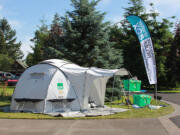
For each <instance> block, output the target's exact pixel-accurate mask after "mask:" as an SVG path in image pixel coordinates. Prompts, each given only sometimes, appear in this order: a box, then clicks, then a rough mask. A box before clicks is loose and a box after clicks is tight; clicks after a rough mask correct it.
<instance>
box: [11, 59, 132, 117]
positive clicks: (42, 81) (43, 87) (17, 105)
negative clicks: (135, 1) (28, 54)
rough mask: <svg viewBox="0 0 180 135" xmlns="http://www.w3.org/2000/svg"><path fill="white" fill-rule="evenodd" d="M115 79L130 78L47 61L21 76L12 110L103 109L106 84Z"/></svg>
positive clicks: (119, 71)
mask: <svg viewBox="0 0 180 135" xmlns="http://www.w3.org/2000/svg"><path fill="white" fill-rule="evenodd" d="M114 75H128V72H127V70H125V69H114V70H109V69H100V68H95V67H91V68H84V67H80V66H78V65H76V64H73V63H69V62H67V61H63V60H58V59H50V60H45V61H43V62H41V63H39V64H38V65H35V66H32V67H30V68H28V69H27V70H26V71H25V72H24V73H23V74H22V76H21V77H20V79H19V81H18V83H17V85H16V88H15V91H14V94H13V97H12V102H11V107H10V109H11V111H30V112H38V113H53V112H64V111H67V110H68V111H69V110H70V111H81V110H88V109H90V107H89V102H94V103H95V104H96V105H98V106H103V105H104V97H105V90H106V83H107V81H108V79H109V78H110V77H112V76H114Z"/></svg>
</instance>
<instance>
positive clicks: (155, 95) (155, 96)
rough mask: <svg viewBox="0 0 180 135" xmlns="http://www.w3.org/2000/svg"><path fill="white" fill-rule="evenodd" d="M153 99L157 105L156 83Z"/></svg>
mask: <svg viewBox="0 0 180 135" xmlns="http://www.w3.org/2000/svg"><path fill="white" fill-rule="evenodd" d="M154 98H155V100H156V105H157V83H156V84H155V85H154Z"/></svg>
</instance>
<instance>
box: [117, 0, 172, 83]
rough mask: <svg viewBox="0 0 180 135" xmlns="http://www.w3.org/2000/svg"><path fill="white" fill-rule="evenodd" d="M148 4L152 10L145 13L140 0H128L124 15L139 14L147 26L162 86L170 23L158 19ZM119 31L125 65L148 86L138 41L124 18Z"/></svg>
mask: <svg viewBox="0 0 180 135" xmlns="http://www.w3.org/2000/svg"><path fill="white" fill-rule="evenodd" d="M150 6H151V7H152V10H151V11H150V12H149V13H147V12H146V9H145V7H144V6H143V1H142V0H129V7H128V8H125V13H124V17H125V18H126V17H127V16H129V15H137V16H140V17H141V18H142V19H143V20H144V21H145V22H146V24H147V26H148V27H149V30H150V33H151V36H152V41H153V44H154V50H155V57H156V64H157V76H158V83H159V85H161V86H163V85H165V84H167V81H168V80H167V71H168V70H167V54H168V53H169V48H170V46H171V41H172V37H173V36H172V33H171V32H170V28H171V27H172V23H171V22H169V21H168V20H167V19H162V21H158V20H157V17H158V16H159V14H158V13H157V12H155V10H154V8H153V4H152V3H151V4H150ZM119 32H121V33H120V35H121V37H120V38H119V41H118V42H119V43H120V44H122V48H123V54H124V65H125V67H126V68H127V69H128V70H130V72H131V73H132V75H136V76H137V77H138V78H139V79H140V80H142V81H143V84H144V85H146V86H148V84H149V83H148V79H147V75H146V71H145V66H144V62H143V58H142V55H141V51H140V43H139V41H138V38H137V36H136V34H135V32H134V30H133V29H132V27H131V26H130V24H129V23H128V22H127V20H126V19H125V20H123V21H122V22H121V27H120V28H119Z"/></svg>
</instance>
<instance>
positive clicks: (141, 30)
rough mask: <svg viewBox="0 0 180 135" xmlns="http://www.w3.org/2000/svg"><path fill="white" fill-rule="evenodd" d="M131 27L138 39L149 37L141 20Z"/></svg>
mask: <svg viewBox="0 0 180 135" xmlns="http://www.w3.org/2000/svg"><path fill="white" fill-rule="evenodd" d="M133 28H134V30H135V32H136V34H137V36H138V38H139V40H140V41H142V40H144V39H146V38H148V37H149V34H148V33H147V32H146V28H145V27H144V25H143V23H142V21H139V22H138V23H137V24H136V25H133Z"/></svg>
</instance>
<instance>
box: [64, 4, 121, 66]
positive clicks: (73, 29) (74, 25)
mask: <svg viewBox="0 0 180 135" xmlns="http://www.w3.org/2000/svg"><path fill="white" fill-rule="evenodd" d="M71 2H72V6H73V7H74V10H73V11H72V12H67V15H66V17H65V18H63V28H64V36H63V37H64V46H63V49H61V52H62V51H63V52H64V54H65V55H64V57H65V58H67V59H69V60H71V61H72V62H74V63H77V64H79V65H82V66H97V67H104V68H110V67H112V68H119V67H121V65H122V57H121V54H120V53H119V52H118V51H117V50H116V49H114V48H113V46H114V43H113V42H110V41H109V40H110V39H109V32H110V31H109V27H108V26H109V25H108V23H107V22H103V20H104V15H105V13H100V12H99V11H97V10H96V5H97V4H98V2H99V0H97V1H95V0H93V1H89V0H71Z"/></svg>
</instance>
